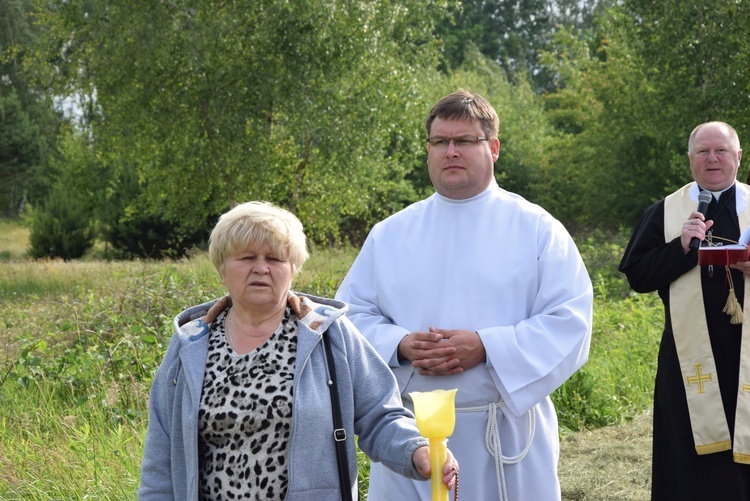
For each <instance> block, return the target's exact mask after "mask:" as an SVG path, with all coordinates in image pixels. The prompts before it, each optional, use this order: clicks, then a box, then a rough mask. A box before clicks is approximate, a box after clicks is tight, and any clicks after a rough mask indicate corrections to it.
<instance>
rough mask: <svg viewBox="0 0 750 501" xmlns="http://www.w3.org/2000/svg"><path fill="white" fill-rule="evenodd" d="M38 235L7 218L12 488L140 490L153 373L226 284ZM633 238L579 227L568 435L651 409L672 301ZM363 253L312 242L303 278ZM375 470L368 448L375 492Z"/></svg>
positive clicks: (6, 367)
mask: <svg viewBox="0 0 750 501" xmlns="http://www.w3.org/2000/svg"><path fill="white" fill-rule="evenodd" d="M27 236H28V234H27V231H26V230H25V229H24V228H23V227H21V226H20V225H19V224H18V223H16V222H13V221H0V304H2V307H3V308H2V309H3V312H4V315H3V320H2V325H3V326H4V329H2V331H1V332H0V499H8V500H11V499H24V500H58V499H65V500H69V499H102V500H105V499H106V500H119V499H135V492H136V490H137V484H138V475H139V465H140V457H141V452H142V446H143V435H144V432H145V427H146V423H147V416H148V410H147V409H148V392H149V385H150V381H151V378H152V377H153V374H154V372H155V371H156V368H157V367H158V364H159V362H160V361H161V357H162V355H163V353H164V350H165V349H166V345H167V343H168V341H169V338H170V336H171V319H172V317H173V316H174V315H175V314H176V313H177V312H179V311H180V310H182V309H184V308H185V307H187V306H190V305H194V304H198V303H200V302H203V301H206V300H209V299H212V298H215V297H217V296H219V295H222V294H224V289H223V286H222V284H221V282H220V280H219V278H218V275H217V274H216V272H215V270H214V269H213V267H212V265H211V264H210V262H209V260H208V259H207V257H206V255H205V253H203V252H201V251H196V252H194V253H193V254H192V255H191V256H189V257H188V258H185V259H182V260H175V261H107V260H105V259H102V258H101V255H102V254H103V253H101V251H94V252H93V253H92V255H89V256H86V257H85V258H84V259H82V260H80V261H74V262H63V261H31V260H28V259H27V258H26V257H25V252H26V250H25V249H26V238H27ZM625 238H626V237H625V236H623V235H604V234H598V233H594V234H592V235H589V236H587V237H585V238H577V239H576V240H577V243H578V246H579V249H580V250H581V253H582V255H583V256H584V260H585V261H586V264H587V267H588V270H589V273H590V275H591V278H592V282H593V283H594V289H595V306H594V312H595V320H594V333H593V338H592V345H591V353H590V359H589V362H588V363H587V364H586V365H585V366H584V367H583V368H582V369H581V370H580V371H578V372H577V373H576V374H575V375H574V376H573V377H572V378H571V379H570V380H569V381H568V382H566V383H565V384H564V385H563V386H562V387H561V388H559V389H558V390H557V391H556V392H555V393H554V395H553V400H554V401H555V404H556V406H557V409H558V414H559V416H560V435H561V436H562V437H563V438H565V437H572V436H580V434H582V433H595V432H596V431H597V430H602V429H618V426H624V425H627V423H629V422H630V421H631V420H633V419H634V418H637V417H638V416H640V415H642V414H643V413H644V412H647V411H648V409H649V408H650V404H651V398H652V387H653V377H654V371H655V363H656V351H657V347H658V339H659V333H660V329H661V322H662V316H661V315H662V312H661V306H660V303H659V302H658V298H657V297H656V296H655V295H652V294H647V295H634V294H631V293H629V291H628V288H627V284H626V283H625V282H624V280H623V277H622V276H620V274H619V273H618V272H617V271H616V266H617V263H618V261H619V258H620V256H621V255H622V250H623V245H624V242H625ZM355 256H356V249H352V248H313V249H311V257H310V260H309V261H308V262H307V263H306V264H305V266H304V268H303V270H302V273H301V274H300V275H299V277H298V279H297V280H296V283H295V289H297V290H300V291H304V292H309V293H312V294H318V295H322V296H329V297H330V296H332V295H333V294H334V292H335V290H336V288H337V287H338V284H339V283H340V281H341V279H343V276H344V274H345V273H346V270H347V269H348V267H349V265H350V263H351V262H352V260H353V259H354V257H355ZM564 459H565V458H564V457H563V460H564ZM561 462H562V461H561ZM367 472H368V467H367V462H366V461H365V460H364V458H362V457H360V473H361V475H360V487H361V489H362V490H363V492H364V491H365V488H366V485H367V480H368V475H367ZM561 478H562V479H563V493H564V498H565V497H566V488H568V489H569V490H570V489H576V492H572V491H571V492H570V493H568V495H567V496H568V497H570V498H574V499H596V497H592V496H591V495H587V493H586V492H579V491H580V490H581V489H583V491H585V489H586V488H585V487H584V488H581V487H580V486H575V487H566V484H565V478H564V477H562V476H561ZM362 499H364V496H363V497H362ZM613 499H614V498H613Z"/></svg>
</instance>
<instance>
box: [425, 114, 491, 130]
mask: <svg viewBox="0 0 750 501" xmlns="http://www.w3.org/2000/svg"><path fill="white" fill-rule="evenodd" d="M431 129H432V131H433V132H435V131H436V130H445V131H459V132H460V131H463V132H467V133H470V132H475V131H477V130H479V131H481V125H480V123H479V122H478V121H476V120H471V119H462V118H440V117H437V118H435V120H434V121H433V122H432V127H431Z"/></svg>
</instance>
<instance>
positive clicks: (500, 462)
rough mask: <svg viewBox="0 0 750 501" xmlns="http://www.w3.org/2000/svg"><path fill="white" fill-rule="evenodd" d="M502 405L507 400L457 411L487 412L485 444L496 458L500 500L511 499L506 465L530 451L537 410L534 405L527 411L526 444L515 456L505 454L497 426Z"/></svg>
mask: <svg viewBox="0 0 750 501" xmlns="http://www.w3.org/2000/svg"><path fill="white" fill-rule="evenodd" d="M502 407H505V402H504V401H502V400H501V401H499V402H492V403H490V404H487V405H486V406H481V407H463V408H457V409H456V412H483V411H484V412H487V429H486V430H485V433H484V444H485V447H487V451H489V453H490V454H491V455H492V457H493V458H495V476H496V478H497V490H498V492H499V494H500V501H509V500H508V488H507V486H506V484H505V465H506V464H516V463H519V462H520V461H521V460H523V458H525V457H526V454H528V453H529V449H531V442H532V441H533V440H534V434H535V433H536V412H535V411H534V408H533V407H532V408H531V409H529V410H528V412H527V413H526V415H527V416H528V421H529V433H528V436H527V439H526V446H525V447H524V448H523V450H522V451H521V452H520V453H519V454H516V455H515V456H503V447H502V444H501V443H500V430H499V429H498V427H497V410H498V409H500V408H502Z"/></svg>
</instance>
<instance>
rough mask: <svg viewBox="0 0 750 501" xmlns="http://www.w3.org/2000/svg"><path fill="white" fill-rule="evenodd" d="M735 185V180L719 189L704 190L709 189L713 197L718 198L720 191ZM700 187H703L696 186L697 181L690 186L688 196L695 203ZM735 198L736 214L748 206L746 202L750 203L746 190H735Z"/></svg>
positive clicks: (722, 191)
mask: <svg viewBox="0 0 750 501" xmlns="http://www.w3.org/2000/svg"><path fill="white" fill-rule="evenodd" d="M736 186H737V181H735V182H734V183H732V184H730V185H729V186H728V187H726V188H724V189H723V190H721V191H710V190H706V191H709V193H711V194H713V196H714V199H715V200H718V199H719V197H720V196H721V194H722V193H724V192H725V191H727V190H729V189H732V188H735V187H736ZM702 189H703V188H700V187H699V186H698V183H696V182H693V184H692V185H691V186H690V198H691V199H692V200H694V201H695V203H696V204H697V203H698V193H700V190H702ZM735 200H736V202H737V214H739V213H740V212H742V211H744V210H745V209H746V208H747V207H748V204H749V203H750V197H749V196H748V192H746V191H745V190H737V191H736V196H735Z"/></svg>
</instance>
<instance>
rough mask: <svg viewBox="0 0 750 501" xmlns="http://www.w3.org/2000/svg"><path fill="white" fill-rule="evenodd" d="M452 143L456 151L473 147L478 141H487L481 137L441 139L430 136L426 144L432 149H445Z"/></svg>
mask: <svg viewBox="0 0 750 501" xmlns="http://www.w3.org/2000/svg"><path fill="white" fill-rule="evenodd" d="M451 141H453V146H455V147H456V148H458V149H461V148H469V147H471V146H474V145H475V144H477V143H478V142H479V141H487V138H486V137H481V136H457V137H443V136H432V137H428V138H427V142H428V143H429V145H430V146H431V147H433V148H437V149H447V148H448V145H450V144H451Z"/></svg>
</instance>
